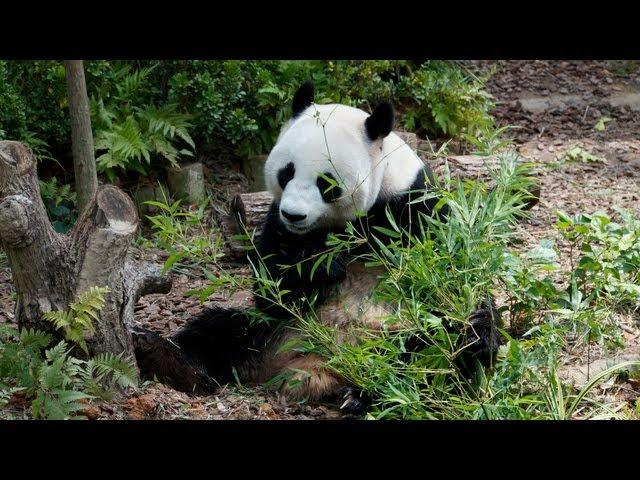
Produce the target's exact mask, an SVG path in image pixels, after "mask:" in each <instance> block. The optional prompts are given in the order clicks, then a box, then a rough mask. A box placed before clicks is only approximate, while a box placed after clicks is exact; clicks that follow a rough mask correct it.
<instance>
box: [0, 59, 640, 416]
mask: <svg viewBox="0 0 640 480" xmlns="http://www.w3.org/2000/svg"><path fill="white" fill-rule="evenodd" d="M464 63H465V65H466V67H467V68H469V70H470V71H471V72H475V73H478V72H482V71H486V70H488V69H495V73H494V75H493V76H492V77H491V78H490V80H489V81H488V83H487V89H488V91H489V92H490V93H491V94H492V95H493V96H494V98H495V100H496V108H495V110H494V112H493V114H494V116H495V118H496V120H497V122H498V123H499V124H501V125H513V126H516V127H518V128H516V129H514V130H512V131H511V133H510V134H511V136H512V137H513V139H514V140H515V142H516V144H517V147H518V150H519V151H520V153H521V154H522V155H523V156H524V157H526V158H528V159H529V160H530V161H532V162H534V163H535V164H536V165H537V172H538V175H539V181H540V186H541V200H540V203H539V204H538V205H537V206H535V207H534V208H533V209H532V211H531V218H530V219H529V220H527V221H526V223H525V224H523V225H522V229H521V230H522V236H523V239H524V241H525V242H524V245H523V248H526V247H527V246H532V245H535V244H537V243H538V242H539V241H540V240H541V239H544V238H551V237H553V236H554V228H553V225H554V223H555V220H556V212H557V211H558V210H562V211H565V212H567V213H570V214H573V213H577V212H584V213H592V212H595V211H597V210H602V211H605V212H607V213H608V214H613V213H615V212H614V208H613V207H614V206H618V207H623V208H628V209H633V210H635V211H636V212H638V211H640V185H639V182H640V63H638V62H635V63H634V62H626V61H500V62H494V61H491V62H489V61H469V62H464ZM603 117H607V118H609V119H610V120H609V121H606V123H605V128H604V129H603V130H602V131H599V130H597V129H596V128H594V127H595V126H596V124H597V123H598V122H599V121H600V120H601V119H602V118H603ZM576 145H578V146H580V147H581V148H582V149H584V150H586V151H588V152H590V153H591V154H593V155H596V156H598V157H601V158H603V159H605V160H606V162H589V163H580V162H576V163H567V162H564V161H562V160H563V156H564V153H565V152H566V151H567V150H569V149H570V148H572V147H574V146H576ZM454 153H455V152H454ZM204 161H205V164H206V165H207V167H208V168H209V173H208V178H209V179H215V181H214V182H212V184H211V185H210V189H211V192H212V194H213V195H214V202H213V203H214V204H213V208H212V212H211V216H210V217H211V222H212V224H215V223H216V220H217V219H219V218H220V215H222V214H224V213H225V211H226V205H227V204H228V201H229V199H230V198H232V196H233V195H234V194H236V193H239V192H243V191H246V188H247V181H246V179H245V178H244V176H243V175H242V174H241V173H240V172H239V171H237V170H235V169H233V168H232V167H231V164H230V163H228V162H224V161H222V162H221V161H220V159H211V158H208V159H207V158H205V159H204ZM147 254H148V255H149V256H151V257H152V258H154V257H155V258H156V260H157V261H162V260H163V254H162V252H148V253H147ZM563 261H564V262H565V264H566V259H563ZM565 266H566V265H565ZM212 268H214V267H212ZM223 268H224V269H225V270H226V271H227V272H228V273H234V274H241V275H245V276H246V275H249V274H250V270H249V268H248V266H246V265H243V264H238V263H229V264H223ZM214 271H215V270H214ZM205 284H206V280H203V279H202V278H198V277H193V276H189V275H187V274H182V275H177V276H176V277H175V278H174V286H173V289H172V291H171V292H170V293H169V294H167V295H150V296H147V297H144V298H142V299H141V300H140V302H139V304H138V306H137V308H136V321H138V322H139V323H140V324H142V325H144V326H145V327H147V328H151V329H154V330H156V331H158V332H159V333H162V334H168V333H170V332H172V331H175V330H176V329H177V328H179V327H180V326H181V325H182V324H183V323H184V322H185V321H186V319H187V318H189V316H191V315H193V314H194V313H197V312H198V311H199V310H200V309H201V308H202V305H201V304H200V302H199V300H198V299H197V298H196V297H186V296H185V295H184V293H185V292H186V291H187V290H190V289H193V288H198V287H201V286H203V285H205ZM12 291H13V288H12V285H11V274H10V272H9V270H8V268H7V266H6V265H2V264H0V322H3V321H4V322H13V320H14V318H13V313H12V312H13V303H14V302H13V294H12ZM250 296H251V292H250V291H249V290H238V291H236V292H233V293H232V294H230V295H225V294H220V295H218V296H213V297H210V298H209V299H208V300H207V303H206V304H207V305H211V304H224V305H246V304H247V302H250ZM618 320H619V321H620V323H621V325H622V327H623V331H624V337H625V347H624V348H623V349H622V350H621V351H619V352H616V353H615V354H611V353H607V352H604V351H594V350H596V349H591V351H590V352H589V360H590V361H591V362H594V361H597V360H599V359H600V360H601V361H602V360H603V359H615V358H621V359H626V358H627V357H625V355H626V356H629V355H631V356H632V357H633V356H634V355H638V356H639V357H640V347H639V346H638V345H639V344H640V341H639V339H640V324H639V319H638V317H637V316H636V317H632V316H628V317H621V318H620V319H618ZM566 355H567V358H566V359H564V360H565V362H566V363H567V364H568V365H573V366H575V368H574V371H576V372H579V371H580V368H581V367H584V366H585V365H586V363H588V362H587V358H586V352H584V351H579V350H576V351H572V350H569V351H568V352H567V354H566ZM571 375H572V372H569V377H571ZM636 386H637V385H636ZM604 390H607V391H606V392H605V391H604ZM602 394H603V395H608V396H611V397H614V398H618V399H622V400H627V401H633V400H635V398H637V397H638V395H639V393H638V391H637V389H635V388H634V387H633V385H630V384H623V385H615V386H614V385H612V384H608V385H605V386H604V387H603V392H602ZM85 413H86V414H87V416H89V417H90V418H99V419H126V418H129V419H174V418H183V419H186V418H189V419H228V418H234V419H235V418H238V419H327V418H340V417H341V414H340V412H339V411H338V410H337V409H336V408H335V406H333V405H315V404H314V405H311V404H287V402H285V401H284V400H283V399H282V398H280V397H279V396H278V395H275V394H272V393H268V392H265V391H263V390H262V389H260V388H247V387H237V386H228V387H226V388H224V389H222V390H221V391H220V392H219V393H218V394H216V395H211V396H207V397H190V396H188V395H186V394H184V393H180V392H176V391H174V390H172V389H170V388H168V387H166V386H163V385H160V384H153V383H149V384H145V385H143V386H142V387H141V388H140V389H139V391H138V392H135V393H133V394H131V395H129V396H122V397H120V398H117V399H115V400H114V401H111V402H108V403H105V402H96V403H94V404H91V405H90V406H88V408H87V411H86V412H85Z"/></svg>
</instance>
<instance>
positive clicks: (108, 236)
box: [0, 141, 171, 359]
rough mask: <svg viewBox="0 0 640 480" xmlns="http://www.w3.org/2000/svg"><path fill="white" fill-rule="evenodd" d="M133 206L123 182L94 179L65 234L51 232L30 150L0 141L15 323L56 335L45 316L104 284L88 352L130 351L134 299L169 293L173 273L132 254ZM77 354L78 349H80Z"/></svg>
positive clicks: (0, 215) (1, 227) (1, 222)
mask: <svg viewBox="0 0 640 480" xmlns="http://www.w3.org/2000/svg"><path fill="white" fill-rule="evenodd" d="M137 226H138V214H137V211H136V208H135V206H134V204H133V202H132V201H131V199H130V198H129V197H128V196H127V195H126V194H125V193H124V192H122V190H120V189H118V188H116V187H114V186H111V185H105V186H102V187H99V188H98V190H97V192H96V193H95V195H93V197H92V198H91V199H90V201H89V203H88V205H87V207H86V208H85V210H84V211H83V212H82V214H81V215H80V218H79V219H78V221H77V223H76V225H75V226H74V227H73V228H72V230H71V231H70V232H69V234H68V235H61V234H59V233H56V232H55V231H54V230H53V228H52V227H51V224H50V223H49V220H48V218H47V213H46V211H45V208H44V205H43V204H42V200H41V199H40V190H39V185H38V179H37V175H36V161H35V159H34V156H33V153H32V152H31V150H30V149H29V148H28V147H26V146H25V145H23V144H21V143H19V142H11V141H3V142H0V245H1V246H2V247H3V248H4V250H5V252H6V254H7V257H8V260H9V266H10V268H11V272H12V276H13V281H14V284H15V288H16V294H17V298H16V311H15V318H16V320H17V323H18V327H19V328H36V329H39V330H43V331H47V332H50V333H51V334H53V335H54V338H60V337H61V335H60V332H58V331H55V329H54V327H53V326H52V325H51V324H50V323H49V322H47V321H45V320H43V319H42V315H43V314H44V313H45V312H49V311H52V310H66V309H67V308H68V307H69V305H70V304H71V303H73V302H74V301H75V300H76V299H77V297H78V295H79V294H80V293H82V292H85V291H86V290H88V289H89V288H91V287H96V286H97V287H108V288H109V290H110V291H109V293H108V294H107V295H106V296H105V305H104V307H103V309H102V310H101V311H100V313H99V315H98V317H99V318H98V319H97V320H95V321H94V327H95V332H94V333H93V334H90V335H87V338H86V342H87V346H88V349H89V354H90V355H95V354H98V353H106V352H109V353H115V354H119V353H124V354H125V355H126V356H127V357H129V358H131V359H133V358H134V352H133V343H132V340H131V333H130V331H129V329H130V327H131V326H132V325H133V306H134V304H135V302H136V301H137V300H138V298H139V297H140V296H142V295H146V294H148V293H167V292H168V291H169V290H170V288H171V281H170V280H169V279H168V278H166V277H163V276H162V275H161V274H160V267H159V266H153V265H147V264H144V263H142V262H139V261H137V260H135V259H133V258H132V255H131V252H130V251H129V250H130V248H129V247H130V245H131V242H132V240H133V237H134V234H135V232H136V229H137ZM78 354H79V355H81V354H82V352H78Z"/></svg>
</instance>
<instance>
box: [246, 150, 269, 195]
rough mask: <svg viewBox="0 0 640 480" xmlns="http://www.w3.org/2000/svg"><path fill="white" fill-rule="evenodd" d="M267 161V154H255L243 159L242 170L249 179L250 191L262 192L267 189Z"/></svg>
mask: <svg viewBox="0 0 640 480" xmlns="http://www.w3.org/2000/svg"><path fill="white" fill-rule="evenodd" d="M266 161H267V155H254V156H252V157H248V158H245V159H243V161H242V171H243V173H244V175H245V177H247V179H248V180H249V191H251V192H262V191H263V190H266V189H267V185H266V183H265V181H264V162H266Z"/></svg>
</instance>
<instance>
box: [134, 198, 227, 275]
mask: <svg viewBox="0 0 640 480" xmlns="http://www.w3.org/2000/svg"><path fill="white" fill-rule="evenodd" d="M208 202H209V200H208V199H207V200H205V201H204V202H202V204H201V205H200V206H199V207H198V209H197V210H196V211H192V210H186V209H183V208H182V207H181V201H180V200H176V201H175V202H173V203H171V204H169V203H168V199H166V198H165V201H163V202H159V201H155V200H150V201H147V202H144V203H145V204H146V205H150V206H153V207H156V208H157V209H158V210H159V213H158V214H156V215H147V219H148V220H149V221H150V222H151V228H152V229H153V231H154V237H153V244H154V245H155V246H157V247H159V248H161V249H163V250H165V251H166V252H167V253H168V254H169V257H168V258H167V260H166V261H165V264H164V270H165V271H167V270H169V269H171V268H173V269H182V268H185V267H196V266H200V267H204V266H205V265H206V264H209V263H215V262H216V261H217V260H218V259H219V258H221V257H222V256H223V255H224V253H223V251H222V247H223V240H222V236H221V235H220V232H217V231H215V230H213V229H208V228H206V227H205V225H204V215H205V207H206V205H207V204H208Z"/></svg>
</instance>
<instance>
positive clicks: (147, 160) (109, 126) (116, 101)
mask: <svg viewBox="0 0 640 480" xmlns="http://www.w3.org/2000/svg"><path fill="white" fill-rule="evenodd" d="M154 68H155V66H152V67H149V68H141V69H139V70H136V71H132V70H131V69H130V68H129V67H127V66H125V67H122V68H121V69H119V70H117V71H116V73H115V76H114V84H113V86H112V91H111V92H110V95H109V96H108V97H107V98H106V100H105V98H103V97H100V98H97V99H96V98H92V102H91V107H92V114H93V118H94V132H95V133H94V137H95V139H94V143H95V145H94V146H95V149H96V152H97V153H98V156H97V158H96V163H97V167H98V171H100V172H105V173H106V174H107V176H108V177H109V178H110V179H111V180H113V178H114V177H115V170H116V169H120V170H121V171H124V172H126V171H137V172H139V173H140V174H142V175H146V174H147V166H149V165H150V164H151V160H152V156H154V155H155V156H159V157H162V158H164V159H165V160H167V161H168V162H169V163H170V164H171V165H173V166H177V161H178V158H179V156H181V155H182V156H192V155H193V149H195V144H194V142H193V140H192V138H191V136H190V135H189V132H188V130H189V129H190V128H191V123H189V119H190V118H191V117H190V115H187V114H183V113H179V112H178V110H177V107H176V105H174V104H165V105H163V106H161V107H157V106H154V105H152V104H141V102H140V100H139V98H138V94H139V92H140V90H142V89H144V88H145V87H146V82H147V81H148V78H149V76H150V75H151V73H152V72H153V70H154ZM103 94H105V95H106V93H104V92H103ZM179 142H183V143H185V144H186V145H187V146H188V147H190V148H180V147H179V146H177V145H178V144H179Z"/></svg>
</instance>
